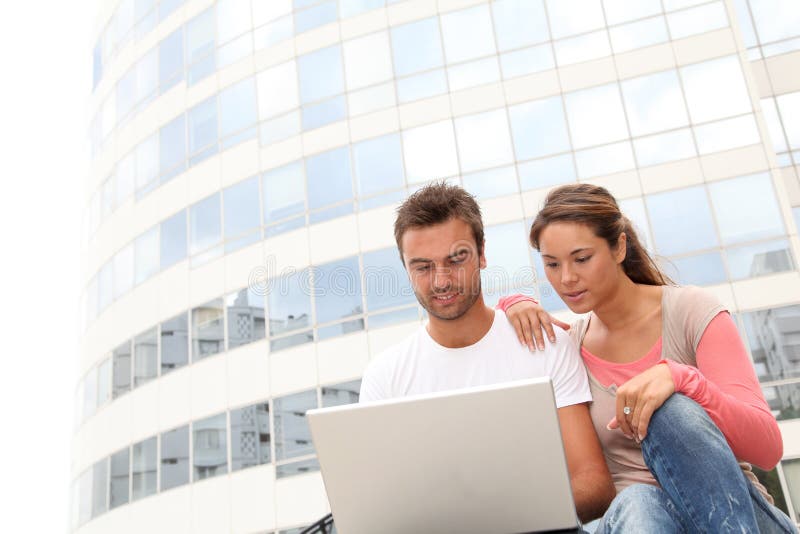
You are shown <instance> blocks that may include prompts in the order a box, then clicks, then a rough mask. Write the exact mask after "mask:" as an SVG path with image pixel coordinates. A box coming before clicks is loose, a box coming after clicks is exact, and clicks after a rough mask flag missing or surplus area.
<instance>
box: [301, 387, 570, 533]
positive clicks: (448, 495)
mask: <svg viewBox="0 0 800 534" xmlns="http://www.w3.org/2000/svg"><path fill="white" fill-rule="evenodd" d="M308 421H309V424H310V427H311V434H312V437H313V440H314V444H315V447H316V449H317V455H318V457H319V462H320V466H321V469H322V477H323V480H324V482H325V489H326V491H327V494H328V501H329V502H330V505H331V510H332V512H333V516H334V520H335V523H336V527H337V530H338V531H339V533H340V534H375V533H386V534H393V533H398V534H400V533H402V534H408V533H412V532H413V533H430V534H438V533H441V534H452V533H455V532H458V533H463V534H470V533H475V534H487V533H494V532H496V533H502V534H511V533H518V532H532V531H543V530H557V529H570V528H575V527H576V526H578V519H577V515H576V513H575V506H574V504H573V500H572V492H571V488H570V482H569V474H568V471H567V465H566V460H565V457H564V450H563V446H562V441H561V432H560V429H559V424H558V417H557V414H556V406H555V400H554V397H553V389H552V385H551V383H550V380H549V379H548V378H543V379H534V380H525V381H519V382H510V383H507V384H498V385H492V386H480V387H475V388H469V389H463V390H456V391H450V392H443V393H434V394H428V395H420V396H414V397H405V398H400V399H392V400H387V401H378V402H374V403H368V404H353V405H347V406H339V407H335V408H324V409H319V410H311V411H309V412H308Z"/></svg>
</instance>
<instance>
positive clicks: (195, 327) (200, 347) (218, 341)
mask: <svg viewBox="0 0 800 534" xmlns="http://www.w3.org/2000/svg"><path fill="white" fill-rule="evenodd" d="M223 317H224V316H223V311H222V299H215V300H212V301H210V302H207V303H206V304H204V305H203V306H198V307H197V308H194V309H193V310H192V361H193V362H198V361H200V360H202V359H203V358H206V357H208V356H212V355H214V354H217V353H219V352H222V351H223V350H225V336H224V318H223Z"/></svg>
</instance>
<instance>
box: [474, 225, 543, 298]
mask: <svg viewBox="0 0 800 534" xmlns="http://www.w3.org/2000/svg"><path fill="white" fill-rule="evenodd" d="M526 239H527V230H526V228H525V226H524V225H523V223H522V221H516V222H511V223H505V224H497V225H494V226H488V227H486V245H485V251H484V254H486V258H487V260H488V265H489V266H488V267H487V268H486V269H483V270H482V271H481V284H482V286H483V290H484V292H485V293H486V294H487V295H490V296H499V295H506V294H508V293H509V292H510V291H511V290H512V289H516V288H519V289H521V290H523V291H527V290H528V289H529V288H532V287H533V284H534V280H535V276H534V272H533V269H532V268H531V263H530V259H529V256H528V252H527V250H526V247H525V246H524V245H523V244H524V243H525V241H526Z"/></svg>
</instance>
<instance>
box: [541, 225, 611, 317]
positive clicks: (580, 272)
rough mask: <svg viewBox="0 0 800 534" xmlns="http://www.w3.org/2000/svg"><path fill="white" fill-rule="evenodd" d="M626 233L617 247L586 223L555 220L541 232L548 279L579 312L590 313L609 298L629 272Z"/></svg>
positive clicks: (566, 302) (565, 300)
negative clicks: (625, 264)
mask: <svg viewBox="0 0 800 534" xmlns="http://www.w3.org/2000/svg"><path fill="white" fill-rule="evenodd" d="M625 240H626V236H625V234H622V235H621V236H620V240H619V242H618V244H617V246H616V247H614V248H613V249H612V248H610V247H609V246H608V243H606V241H605V240H604V239H601V238H599V237H597V236H596V235H595V234H594V232H593V231H592V229H591V228H590V227H588V226H586V225H584V224H578V223H571V222H556V223H551V224H549V225H547V226H546V227H545V229H544V230H542V232H541V234H540V235H539V252H541V254H542V262H543V263H544V272H545V273H546V274H547V280H548V281H549V282H550V285H552V286H553V289H555V290H556V292H557V293H558V295H559V296H560V297H561V299H562V300H563V301H564V303H565V304H566V305H567V306H569V309H570V310H572V311H573V312H575V313H587V312H589V311H591V310H593V309H595V308H596V307H597V306H598V305H600V304H602V303H603V302H605V301H606V300H607V298H608V297H609V296H610V295H613V293H614V292H615V290H616V287H617V284H618V283H619V281H620V278H621V277H622V276H625V274H624V273H623V271H622V268H621V265H620V264H621V263H622V260H623V259H625Z"/></svg>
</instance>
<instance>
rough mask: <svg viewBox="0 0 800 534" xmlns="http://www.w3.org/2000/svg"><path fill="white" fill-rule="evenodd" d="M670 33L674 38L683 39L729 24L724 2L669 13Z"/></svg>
mask: <svg viewBox="0 0 800 534" xmlns="http://www.w3.org/2000/svg"><path fill="white" fill-rule="evenodd" d="M667 23H668V24H669V33H670V35H671V36H672V38H673V39H683V38H684V37H688V36H690V35H697V34H698V33H704V32H708V31H711V30H718V29H720V28H726V27H727V26H728V15H727V14H726V12H725V5H724V3H723V2H715V3H712V4H706V5H703V6H699V7H695V8H692V9H685V10H682V11H676V12H674V13H669V14H667Z"/></svg>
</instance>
